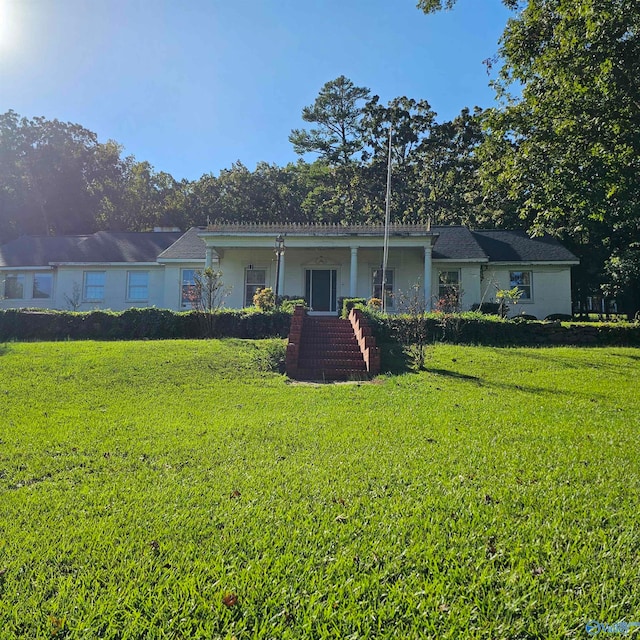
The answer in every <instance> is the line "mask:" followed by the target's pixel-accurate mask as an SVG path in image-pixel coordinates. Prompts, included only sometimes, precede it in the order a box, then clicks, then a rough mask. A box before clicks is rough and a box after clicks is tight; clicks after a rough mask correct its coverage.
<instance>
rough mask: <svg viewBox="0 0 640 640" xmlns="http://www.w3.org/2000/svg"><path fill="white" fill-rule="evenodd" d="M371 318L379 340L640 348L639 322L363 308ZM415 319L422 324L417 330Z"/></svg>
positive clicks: (381, 342)
mask: <svg viewBox="0 0 640 640" xmlns="http://www.w3.org/2000/svg"><path fill="white" fill-rule="evenodd" d="M363 311H365V313H367V316H368V317H369V318H370V319H371V323H372V327H373V330H374V334H375V336H376V339H377V341H378V343H380V344H381V345H382V344H384V343H398V342H399V343H400V344H408V343H409V342H411V340H410V339H407V337H408V336H413V335H416V333H421V334H422V335H424V336H425V342H427V343H430V342H449V343H454V344H455V343H457V344H479V345H486V346H554V345H575V346H589V345H592V346H621V347H640V324H638V323H614V322H612V323H577V322H574V323H560V322H534V321H523V320H517V319H516V320H506V319H505V320H502V319H500V318H498V317H496V316H483V315H481V314H479V313H477V312H475V313H473V312H470V313H462V314H437V313H433V314H427V315H426V316H424V317H422V318H411V317H408V316H402V315H397V316H383V315H381V314H379V313H374V312H371V311H370V310H368V309H366V308H363ZM416 322H418V323H421V327H420V331H419V332H417V331H416Z"/></svg>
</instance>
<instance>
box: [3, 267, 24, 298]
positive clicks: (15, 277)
mask: <svg viewBox="0 0 640 640" xmlns="http://www.w3.org/2000/svg"><path fill="white" fill-rule="evenodd" d="M24 288H25V275H24V273H8V274H7V275H6V276H5V278H4V297H5V298H7V299H8V300H22V299H23V298H24Z"/></svg>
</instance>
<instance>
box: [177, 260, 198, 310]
mask: <svg viewBox="0 0 640 640" xmlns="http://www.w3.org/2000/svg"><path fill="white" fill-rule="evenodd" d="M180 301H181V304H182V306H183V307H189V308H191V307H195V306H196V270H195V269H183V270H182V280H181V284H180Z"/></svg>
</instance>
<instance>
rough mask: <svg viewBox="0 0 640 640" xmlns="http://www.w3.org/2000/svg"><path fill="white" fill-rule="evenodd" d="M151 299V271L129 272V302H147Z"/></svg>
mask: <svg viewBox="0 0 640 640" xmlns="http://www.w3.org/2000/svg"><path fill="white" fill-rule="evenodd" d="M148 299H149V272H148V271H129V272H127V300H129V302H146V301H147V300H148Z"/></svg>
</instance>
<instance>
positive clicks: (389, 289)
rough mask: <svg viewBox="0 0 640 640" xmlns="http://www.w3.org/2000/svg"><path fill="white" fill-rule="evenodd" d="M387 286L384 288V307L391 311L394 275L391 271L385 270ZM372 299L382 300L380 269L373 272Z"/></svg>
mask: <svg viewBox="0 0 640 640" xmlns="http://www.w3.org/2000/svg"><path fill="white" fill-rule="evenodd" d="M385 275H386V277H387V284H386V286H385V293H386V300H385V307H386V308H387V309H393V281H394V277H393V276H394V274H393V269H387V272H386V274H385ZM372 289H373V297H374V298H378V300H382V269H374V270H373V287H372Z"/></svg>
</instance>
